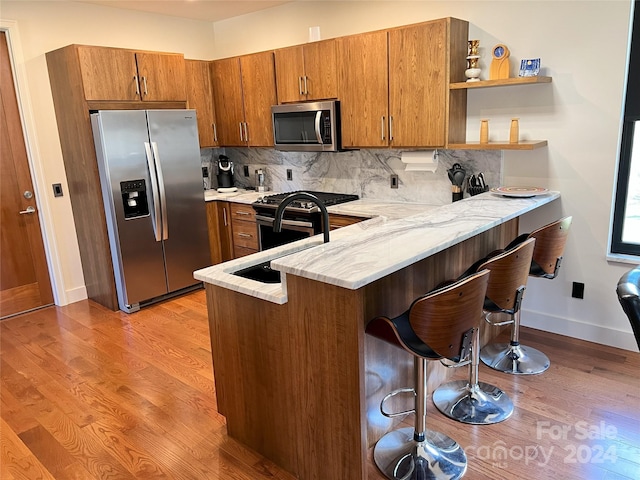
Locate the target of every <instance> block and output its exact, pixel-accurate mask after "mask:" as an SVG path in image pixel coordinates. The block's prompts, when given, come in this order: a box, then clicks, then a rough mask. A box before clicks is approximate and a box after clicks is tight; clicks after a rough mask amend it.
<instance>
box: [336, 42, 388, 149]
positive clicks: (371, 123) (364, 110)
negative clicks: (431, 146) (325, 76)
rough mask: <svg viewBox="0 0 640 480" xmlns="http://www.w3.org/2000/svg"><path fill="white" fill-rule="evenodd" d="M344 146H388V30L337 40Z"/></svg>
mask: <svg viewBox="0 0 640 480" xmlns="http://www.w3.org/2000/svg"><path fill="white" fill-rule="evenodd" d="M336 42H337V58H338V92H339V95H338V98H339V100H340V114H341V119H342V120H341V122H342V146H343V147H345V148H350V147H386V146H388V131H387V130H388V127H387V125H388V96H389V86H388V69H387V32H386V31H379V32H371V33H363V34H359V35H351V36H348V37H342V38H339V39H337V40H336Z"/></svg>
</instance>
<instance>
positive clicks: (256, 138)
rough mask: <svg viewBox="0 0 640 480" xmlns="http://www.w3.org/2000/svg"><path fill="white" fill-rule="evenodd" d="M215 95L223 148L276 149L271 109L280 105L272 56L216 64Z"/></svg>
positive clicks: (218, 61)
mask: <svg viewBox="0 0 640 480" xmlns="http://www.w3.org/2000/svg"><path fill="white" fill-rule="evenodd" d="M212 71H213V92H214V100H215V101H214V103H215V106H216V111H217V112H219V115H218V116H219V119H218V123H217V125H218V143H219V144H220V145H221V146H226V147H235V146H240V147H244V146H254V147H270V146H273V127H272V121H271V105H275V104H276V103H277V98H276V77H275V67H274V64H273V52H262V53H255V54H252V55H244V56H241V57H233V58H224V59H222V60H215V61H214V62H213V70H212Z"/></svg>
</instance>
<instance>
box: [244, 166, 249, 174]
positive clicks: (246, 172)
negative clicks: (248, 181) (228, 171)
mask: <svg viewBox="0 0 640 480" xmlns="http://www.w3.org/2000/svg"><path fill="white" fill-rule="evenodd" d="M244 176H245V177H248V176H249V165H244Z"/></svg>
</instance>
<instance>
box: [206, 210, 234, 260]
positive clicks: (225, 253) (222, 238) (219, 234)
mask: <svg viewBox="0 0 640 480" xmlns="http://www.w3.org/2000/svg"><path fill="white" fill-rule="evenodd" d="M207 225H208V227H209V250H210V252H211V263H212V264H213V265H215V264H217V263H222V262H226V261H227V260H231V259H232V258H233V241H232V236H231V235H232V232H231V212H230V211H229V202H218V201H215V202H207Z"/></svg>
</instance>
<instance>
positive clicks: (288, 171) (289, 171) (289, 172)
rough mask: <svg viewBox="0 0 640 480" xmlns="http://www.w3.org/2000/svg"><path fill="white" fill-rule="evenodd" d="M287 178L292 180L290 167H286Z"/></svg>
mask: <svg viewBox="0 0 640 480" xmlns="http://www.w3.org/2000/svg"><path fill="white" fill-rule="evenodd" d="M287 180H289V181H291V180H293V170H291V169H290V168H287Z"/></svg>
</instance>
